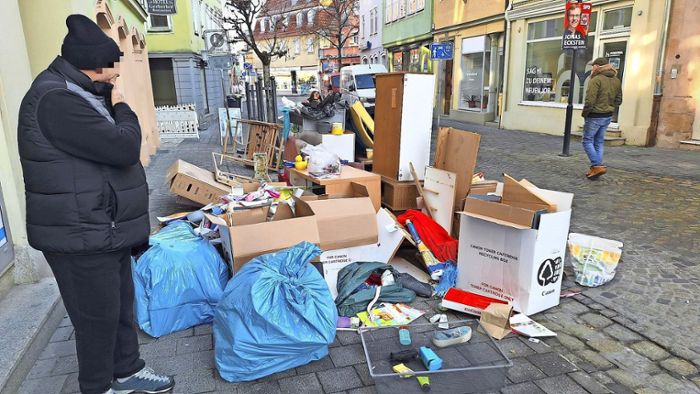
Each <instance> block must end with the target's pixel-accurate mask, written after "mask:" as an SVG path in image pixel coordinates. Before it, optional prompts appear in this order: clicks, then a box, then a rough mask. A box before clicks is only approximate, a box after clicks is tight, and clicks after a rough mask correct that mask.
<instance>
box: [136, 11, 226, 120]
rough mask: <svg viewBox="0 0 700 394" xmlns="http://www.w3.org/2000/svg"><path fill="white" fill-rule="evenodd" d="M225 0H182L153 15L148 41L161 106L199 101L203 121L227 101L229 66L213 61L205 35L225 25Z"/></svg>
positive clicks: (198, 111)
mask: <svg viewBox="0 0 700 394" xmlns="http://www.w3.org/2000/svg"><path fill="white" fill-rule="evenodd" d="M221 7H222V4H221V1H219V0H177V1H176V9H177V13H176V14H174V15H150V16H149V18H148V34H147V37H148V42H149V47H150V53H149V58H150V59H149V60H150V67H151V79H152V83H153V94H154V99H155V104H156V106H161V105H177V104H195V106H196V108H197V113H198V114H199V117H200V119H201V120H202V121H203V122H202V123H206V122H205V121H206V120H207V119H209V118H210V117H216V116H217V114H218V108H221V107H223V106H224V96H225V92H224V91H223V90H222V87H221V86H222V78H223V79H225V81H224V82H225V83H224V86H229V76H228V75H229V72H228V69H227V68H217V67H216V66H215V65H209V64H208V63H207V61H206V59H205V56H206V55H204V54H203V52H204V51H205V50H206V49H208V46H207V44H206V43H205V40H206V39H207V38H208V37H209V36H210V35H211V33H212V32H215V31H217V30H220V29H222V24H223V21H222V17H223V12H222V8H221Z"/></svg>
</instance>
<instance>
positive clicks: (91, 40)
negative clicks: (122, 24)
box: [61, 15, 122, 70]
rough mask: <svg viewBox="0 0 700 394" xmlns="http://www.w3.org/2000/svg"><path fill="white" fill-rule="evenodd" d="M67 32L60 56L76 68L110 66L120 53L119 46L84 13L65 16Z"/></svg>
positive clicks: (87, 68)
mask: <svg viewBox="0 0 700 394" xmlns="http://www.w3.org/2000/svg"><path fill="white" fill-rule="evenodd" d="M66 26H68V34H66V37H65V38H64V39H63V46H61V56H63V58H64V59H66V60H67V61H68V63H70V64H72V65H73V66H75V67H76V68H79V69H81V70H94V69H97V68H111V67H114V63H117V62H118V61H119V56H121V55H122V53H121V51H120V50H119V46H118V45H117V43H116V42H114V40H112V39H111V38H109V37H108V36H107V35H106V34H105V33H104V32H103V31H102V29H100V27H99V26H97V24H96V23H95V22H93V21H92V20H90V19H89V18H88V17H86V16H85V15H69V16H68V18H66Z"/></svg>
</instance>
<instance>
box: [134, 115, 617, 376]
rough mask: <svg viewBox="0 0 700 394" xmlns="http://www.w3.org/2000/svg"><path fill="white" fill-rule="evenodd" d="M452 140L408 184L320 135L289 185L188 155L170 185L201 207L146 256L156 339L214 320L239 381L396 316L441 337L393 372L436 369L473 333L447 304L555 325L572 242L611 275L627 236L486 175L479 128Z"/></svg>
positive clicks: (141, 284) (158, 237)
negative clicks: (616, 237)
mask: <svg viewBox="0 0 700 394" xmlns="http://www.w3.org/2000/svg"><path fill="white" fill-rule="evenodd" d="M329 103H330V104H328V105H331V106H332V104H333V103H332V102H329ZM319 105H320V104H319ZM324 108H326V107H325V106H321V107H317V108H316V107H315V108H311V107H307V109H306V110H303V109H302V110H301V111H302V112H304V111H306V112H308V111H324V110H325V109H324ZM448 138H449V139H450V141H451V142H450V143H449V144H451V146H455V147H459V149H460V150H459V151H455V152H452V151H450V152H452V153H445V152H444V151H443V152H440V151H438V153H437V154H436V159H435V162H434V163H433V164H434V166H427V165H426V166H424V168H425V174H424V176H423V177H422V179H423V182H421V181H419V180H418V178H419V177H418V176H417V174H416V173H415V169H414V168H413V165H412V164H411V172H412V173H413V178H414V179H413V180H412V181H410V183H407V182H404V183H401V182H398V180H396V182H394V181H393V180H392V181H390V182H389V181H387V180H386V177H381V180H380V179H379V178H380V177H379V176H377V175H376V174H372V173H369V172H363V171H360V170H358V171H359V172H360V173H361V174H360V176H358V177H356V178H352V179H351V180H347V181H346V180H345V178H344V177H341V176H340V175H341V174H347V173H346V172H345V171H348V168H349V167H348V166H347V165H345V164H344V163H343V162H342V161H341V160H340V159H339V157H338V155H336V154H334V153H332V152H329V151H328V150H326V149H325V148H324V145H323V144H322V145H319V146H311V145H309V146H308V147H307V148H306V149H304V151H303V153H304V155H305V156H307V158H308V161H307V162H305V164H307V165H308V167H307V168H304V169H301V168H296V169H295V170H297V171H296V172H295V174H294V175H296V176H297V177H296V178H294V177H289V178H288V179H287V181H286V182H274V181H270V180H268V181H265V180H260V179H258V180H256V183H250V184H246V185H244V186H242V187H235V188H234V187H232V186H228V185H223V184H219V183H217V182H216V178H215V176H214V175H213V174H211V173H210V172H208V171H205V170H202V169H198V168H196V167H194V166H192V165H189V164H187V163H184V162H179V163H177V165H176V166H174V167H173V170H172V171H170V173H169V174H168V181H169V182H170V184H171V191H173V192H174V193H176V194H178V195H179V196H180V197H182V198H187V199H190V200H193V201H194V200H195V199H196V201H194V202H193V203H194V204H197V205H199V209H195V210H191V211H187V212H181V213H176V214H173V215H169V216H167V217H160V218H158V220H159V221H160V223H161V226H162V228H161V229H160V230H159V231H158V232H156V233H154V234H153V235H152V236H151V238H150V248H149V249H148V250H147V251H146V252H145V253H144V254H143V255H141V256H140V257H139V258H138V259H136V260H134V262H133V272H134V284H135V288H136V316H137V321H138V324H139V326H140V327H141V329H142V330H143V331H145V332H146V333H148V334H149V335H152V336H154V337H159V336H163V335H167V334H170V333H173V332H176V331H179V330H184V329H187V328H189V327H193V326H196V325H200V324H213V332H214V341H215V345H216V346H215V361H216V366H217V369H218V370H219V373H220V375H221V377H222V378H224V379H226V380H228V381H232V382H237V381H250V380H255V379H259V378H261V377H264V376H268V375H270V374H273V373H276V372H280V371H283V370H286V369H289V368H294V367H297V366H300V365H303V364H306V363H309V362H311V361H314V360H318V359H320V358H323V357H325V356H326V355H327V354H328V346H329V344H331V343H332V342H333V340H334V338H335V334H336V332H337V331H340V330H349V331H353V332H357V333H362V332H365V331H366V330H371V329H379V328H386V327H389V328H394V329H396V330H397V331H396V333H395V334H396V338H395V339H397V340H401V341H404V342H406V343H409V342H410V339H407V338H406V335H408V334H406V331H402V329H400V328H399V327H409V326H411V325H413V324H415V323H416V322H417V321H418V320H421V319H422V318H424V319H427V321H429V322H430V323H429V324H431V325H432V326H431V327H432V328H431V331H430V332H432V334H430V335H431V337H430V338H427V337H425V338H423V339H424V340H426V341H429V342H430V343H432V345H430V344H427V345H426V346H422V347H420V348H416V349H414V350H415V352H412V353H411V354H410V355H408V354H405V355H404V356H405V359H404V361H402V362H398V361H401V360H402V358H401V357H403V356H401V357H399V358H397V359H395V360H394V359H392V361H397V362H394V363H393V364H392V368H393V369H392V370H393V371H394V373H397V374H404V375H405V374H407V372H406V369H404V367H405V368H407V369H408V370H409V371H411V373H414V372H415V373H417V372H416V370H415V369H413V370H412V369H411V368H419V367H420V365H421V364H418V363H417V361H416V360H418V359H421V358H422V360H424V361H423V362H424V364H423V366H424V367H425V368H427V369H428V370H431V371H432V369H431V368H433V367H435V370H438V369H440V367H437V366H436V365H437V364H433V363H432V362H429V361H425V360H438V359H439V358H440V354H441V350H439V349H440V348H442V347H449V346H452V344H461V345H464V346H467V345H468V341H469V339H468V338H467V336H468V335H467V334H466V331H467V329H466V328H460V327H462V326H460V325H459V324H457V325H455V322H451V321H449V319H448V314H447V313H446V312H447V310H452V311H456V312H459V313H465V314H467V315H471V316H473V319H479V323H478V324H479V325H480V326H481V327H483V329H484V331H483V332H486V333H488V335H489V336H490V338H492V339H494V340H498V339H501V338H504V337H506V336H507V335H511V333H516V334H518V335H524V336H526V337H528V338H531V340H533V341H537V340H539V339H538V338H541V337H548V336H553V335H556V333H554V332H552V331H550V330H548V329H547V328H545V327H543V326H542V325H540V324H538V323H537V322H535V321H534V320H532V319H531V318H530V316H531V315H534V314H536V313H539V312H541V311H543V310H546V309H548V308H551V307H553V306H556V305H558V303H559V300H560V297H561V296H562V295H561V286H562V278H563V275H564V264H565V261H566V259H565V257H566V255H565V253H566V246H567V241H568V250H569V252H570V255H571V260H570V261H571V265H572V266H573V267H574V269H575V275H576V281H577V282H578V283H580V284H582V285H585V286H599V285H602V284H604V283H606V282H607V281H609V280H611V279H612V277H613V276H614V274H615V269H616V266H617V264H618V262H619V261H620V258H621V253H622V243H619V242H616V241H610V240H605V239H600V238H596V237H590V236H585V235H581V234H571V235H570V236H569V234H568V230H569V221H570V217H571V209H572V208H571V207H572V200H573V195H572V194H570V193H562V192H558V191H553V190H547V189H542V188H539V187H537V186H535V185H534V184H532V183H531V182H529V181H528V180H526V179H522V180H516V179H514V178H512V177H510V176H508V175H507V174H503V180H502V181H493V180H488V179H486V178H485V176H484V174H483V173H478V172H476V173H475V171H474V166H475V163H476V157H475V155H476V152H477V151H478V144H479V138H478V135H476V134H472V133H466V132H459V133H457V132H456V131H455V130H452V129H449V130H447V131H445V129H443V130H441V131H440V137H439V140H440V139H448ZM455 139H461V140H459V141H457V142H455ZM439 144H440V145H441V146H446V145H448V143H447V142H445V141H442V142H439ZM465 152H467V153H465ZM468 152H472V153H470V154H469V153H468ZM470 155H471V156H470ZM426 161H427V159H426ZM183 163H184V164H183ZM355 168H357V167H355ZM351 170H352V169H351ZM302 175H303V176H302ZM373 177H374V178H373ZM329 179H330V180H331V181H332V182H325V181H328V180H329ZM372 182H374V183H372ZM380 182H381V188H380ZM253 185H254V186H253ZM331 186H334V187H335V188H331ZM407 186H408V187H407ZM373 187H375V189H373ZM411 187H412V188H414V189H415V191H417V192H418V193H417V194H418V195H419V196H420V197H419V198H417V199H416V198H413V199H414V200H416V201H409V203H410V204H413V203H415V205H414V206H413V208H410V209H402V210H398V209H397V210H396V211H395V212H396V214H397V215H398V216H395V214H394V212H392V211H391V210H390V209H387V208H382V207H380V205H379V202H378V201H377V198H381V202H383V203H384V204H383V205H384V206H385V207H388V206H391V204H393V203H394V202H395V201H397V200H398V199H399V198H400V197H401V196H399V194H400V193H404V191H405V190H410V188H411ZM375 191H376V193H378V194H380V195H379V196H377V195H376V194H374V193H375ZM385 193H386V194H387V195H389V194H391V195H390V196H387V199H386V200H385V198H384V195H383V194H385ZM567 237H568V239H567ZM417 297H422V298H424V299H438V300H439V303H438V306H437V308H436V310H434V311H429V310H423V309H425V308H420V307H417V305H418V304H414V302H415V300H416V298H417ZM421 321H422V320H421ZM474 321H476V320H474ZM418 323H420V322H418ZM457 328H459V329H457ZM450 330H452V331H450ZM408 332H409V334H410V330H408ZM392 338H393V337H392ZM426 338H427V339H426ZM465 338H466V339H465ZM418 339H419V338H418V337H416V338H414V340H418ZM363 340H364V339H363ZM494 343H495V342H494ZM402 344H403V342H402ZM406 346H408V345H406ZM494 346H496V345H494ZM424 347H425V348H426V349H423V348H424ZM414 353H415V354H414ZM371 357H372V355H369V354H368V358H371ZM387 357H388V356H387ZM411 357H413V358H411ZM414 359H415V360H414ZM412 363H413V364H412ZM399 365H403V367H400V366H399ZM420 368H423V367H420ZM424 383H425V382H423V383H421V385H424Z"/></svg>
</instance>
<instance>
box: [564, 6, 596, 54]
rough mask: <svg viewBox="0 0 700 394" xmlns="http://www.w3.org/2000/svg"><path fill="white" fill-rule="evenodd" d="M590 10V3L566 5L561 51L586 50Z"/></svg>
mask: <svg viewBox="0 0 700 394" xmlns="http://www.w3.org/2000/svg"><path fill="white" fill-rule="evenodd" d="M592 8H593V7H592V6H591V3H572V2H569V3H566V13H565V15H564V36H563V37H562V42H561V48H562V49H586V37H587V36H588V26H589V25H590V22H591V9H592Z"/></svg>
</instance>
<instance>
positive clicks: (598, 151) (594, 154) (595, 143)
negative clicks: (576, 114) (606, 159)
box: [583, 116, 612, 166]
mask: <svg viewBox="0 0 700 394" xmlns="http://www.w3.org/2000/svg"><path fill="white" fill-rule="evenodd" d="M611 121H612V116H609V117H607V118H586V121H585V123H584V124H583V150H585V151H586V154H587V155H588V159H589V160H590V161H591V166H599V165H602V164H603V146H604V145H605V131H606V130H607V129H608V125H610V122H611Z"/></svg>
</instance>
